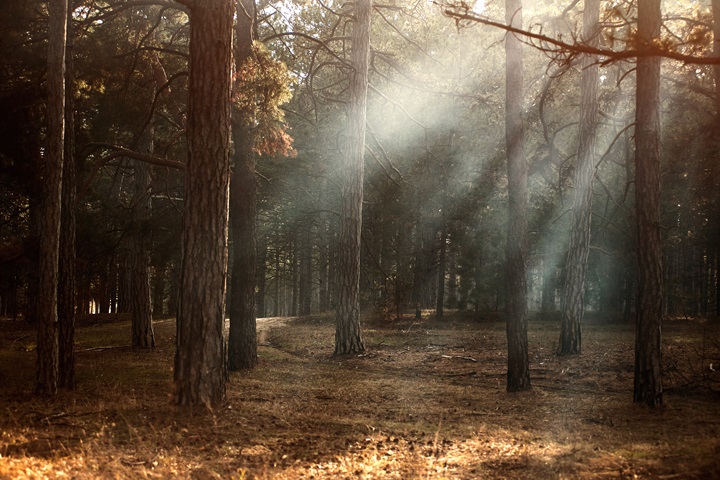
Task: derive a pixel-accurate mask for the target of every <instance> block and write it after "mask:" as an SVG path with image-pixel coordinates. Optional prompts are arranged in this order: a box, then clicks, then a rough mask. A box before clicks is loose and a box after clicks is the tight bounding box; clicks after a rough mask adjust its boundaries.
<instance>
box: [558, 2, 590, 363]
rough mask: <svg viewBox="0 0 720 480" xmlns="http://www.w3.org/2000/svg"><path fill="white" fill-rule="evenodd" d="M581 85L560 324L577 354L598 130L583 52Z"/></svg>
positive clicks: (567, 349)
mask: <svg viewBox="0 0 720 480" xmlns="http://www.w3.org/2000/svg"><path fill="white" fill-rule="evenodd" d="M599 21H600V0H585V8H584V11H583V41H584V42H585V43H586V44H588V45H590V46H593V47H594V46H596V45H597V44H598V23H599ZM582 69H583V70H582V80H581V86H580V95H581V104H580V142H579V146H578V163H577V167H576V168H575V191H574V194H573V211H572V228H571V230H570V244H569V245H568V253H567V261H566V263H565V284H564V289H565V291H564V294H563V297H562V298H563V305H562V321H561V325H560V351H559V353H560V354H561V355H573V354H578V353H580V352H581V350H582V332H581V325H582V319H583V315H584V314H585V277H586V276H587V269H588V255H589V254H590V230H591V224H592V194H593V177H594V175H595V134H596V131H597V112H598V102H597V85H598V79H599V67H598V64H597V60H596V59H595V57H593V56H590V55H585V56H584V57H583V60H582Z"/></svg>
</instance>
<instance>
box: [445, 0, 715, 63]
mask: <svg viewBox="0 0 720 480" xmlns="http://www.w3.org/2000/svg"><path fill="white" fill-rule="evenodd" d="M435 4H436V5H438V6H440V7H441V8H442V9H443V13H444V14H445V15H446V16H448V17H449V18H452V19H454V20H455V23H456V24H457V25H458V26H460V22H462V21H468V22H471V23H480V24H482V25H488V26H491V27H496V28H500V29H502V30H505V31H506V32H509V33H513V34H515V35H518V36H520V37H523V38H525V39H527V40H528V42H529V44H530V45H531V46H533V47H534V48H537V49H539V50H541V51H543V52H546V53H549V54H552V55H554V56H555V59H556V61H558V62H561V63H564V62H567V61H569V60H570V59H571V57H574V56H576V55H581V54H585V55H596V56H598V57H604V58H605V60H602V61H601V62H600V63H601V65H607V64H610V63H613V62H617V61H621V60H629V59H635V58H639V57H663V58H668V59H671V60H677V61H679V62H683V63H687V64H693V65H720V58H719V57H711V56H702V57H701V56H696V55H685V54H683V53H680V52H677V51H675V50H671V49H669V47H668V46H666V45H658V44H649V45H638V46H636V47H631V48H629V49H627V50H613V49H610V48H604V47H593V46H590V45H587V44H586V43H583V42H580V41H577V40H575V41H574V42H573V43H567V42H564V41H562V40H558V39H556V38H553V37H549V36H547V35H544V34H542V33H536V32H531V31H529V30H524V29H522V28H517V27H513V26H511V25H506V24H505V23H502V22H498V21H495V20H492V19H490V18H488V17H485V16H482V15H478V14H475V13H473V12H472V9H470V7H469V6H468V5H467V4H463V3H443V2H438V1H437V0H436V1H435ZM533 40H534V41H537V42H538V44H534V43H532V41H533Z"/></svg>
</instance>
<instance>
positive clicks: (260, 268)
mask: <svg viewBox="0 0 720 480" xmlns="http://www.w3.org/2000/svg"><path fill="white" fill-rule="evenodd" d="M257 252H258V260H257V312H256V316H258V317H267V310H266V307H265V305H266V297H267V235H266V234H263V235H262V236H261V237H260V238H259V243H258V248H257Z"/></svg>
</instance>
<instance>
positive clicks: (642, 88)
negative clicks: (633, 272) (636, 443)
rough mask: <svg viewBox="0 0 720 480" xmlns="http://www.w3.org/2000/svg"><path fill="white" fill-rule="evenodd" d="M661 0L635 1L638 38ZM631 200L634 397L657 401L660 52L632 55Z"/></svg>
mask: <svg viewBox="0 0 720 480" xmlns="http://www.w3.org/2000/svg"><path fill="white" fill-rule="evenodd" d="M660 24H661V17H660V0H639V1H638V40H639V42H641V48H642V45H647V44H651V43H653V42H654V41H655V40H656V39H657V38H658V37H659V36H660ZM635 205H636V207H635V208H636V217H637V235H638V245H637V247H638V251H637V258H638V306H637V323H636V332H635V389H634V400H635V401H636V402H642V403H646V404H647V405H649V406H659V405H661V404H662V393H663V389H662V377H661V333H660V329H661V323H662V294H663V265H662V244H661V238H660V58H659V57H641V58H638V61H637V99H636V118H635Z"/></svg>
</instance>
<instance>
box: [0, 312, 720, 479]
mask: <svg viewBox="0 0 720 480" xmlns="http://www.w3.org/2000/svg"><path fill="white" fill-rule="evenodd" d="M259 331H260V334H259V340H260V347H259V354H260V364H259V366H258V367H257V368H256V369H254V370H253V371H248V372H243V373H231V375H230V380H229V383H228V391H227V402H226V403H225V405H223V406H222V407H219V408H217V409H216V410H214V411H208V410H205V409H203V410H202V411H194V412H193V411H189V410H187V409H184V408H178V407H175V406H173V405H172V404H171V391H172V362H173V354H174V343H173V338H174V320H171V319H168V320H160V321H157V322H156V323H155V332H156V343H157V348H156V349H155V350H154V351H150V352H138V351H133V350H131V349H130V348H129V346H128V344H129V335H130V324H129V321H128V319H127V317H124V318H113V317H108V316H95V317H88V318H85V319H83V321H82V322H81V323H80V325H79V326H78V328H77V337H76V338H77V378H78V386H77V390H76V391H74V392H61V393H60V394H59V396H58V398H57V399H56V400H55V401H52V402H50V401H48V400H43V399H39V398H36V397H34V396H33V395H32V385H33V378H34V363H35V351H34V348H35V333H34V331H33V330H32V328H30V327H28V326H27V325H26V324H24V323H22V322H12V321H10V320H0V431H2V437H1V438H0V478H79V479H85V478H97V477H103V478H169V477H182V478H198V479H211V478H260V479H263V478H268V479H270V478H277V479H294V478H316V479H323V478H324V479H336V478H397V479H408V478H462V479H466V478H490V479H500V478H533V479H545V478H548V479H549V478H573V479H574V478H659V479H672V478H698V479H699V478H720V394H718V392H720V374H718V373H717V372H716V371H715V370H716V369H718V370H720V348H719V346H720V322H716V321H700V320H668V321H666V322H665V325H664V330H663V333H664V341H663V355H664V357H663V362H664V368H665V378H664V382H665V387H666V391H665V397H664V406H663V407H662V408H659V409H649V408H646V407H644V406H640V405H635V404H633V402H632V386H633V345H634V340H633V335H634V333H633V327H632V326H631V325H626V324H605V323H601V322H600V321H599V320H598V319H592V318H591V319H589V320H588V322H586V325H585V326H584V331H583V339H584V343H583V354H582V355H580V356H575V357H558V356H557V355H555V351H556V348H557V339H558V336H559V325H558V321H557V319H552V320H550V319H546V320H540V319H535V320H532V321H531V322H530V328H529V339H530V358H531V362H532V363H531V377H532V382H533V388H532V390H531V391H528V392H524V393H518V394H508V393H506V392H505V368H506V351H505V348H506V347H505V326H504V323H502V322H500V321H497V319H492V318H486V319H483V320H474V319H471V318H469V317H464V316H461V315H452V316H449V317H447V318H446V319H444V320H440V321H438V320H436V319H435V318H433V317H430V316H428V317H424V318H422V319H421V320H419V321H416V320H414V319H411V318H408V319H405V320H400V321H394V322H381V321H371V320H368V321H366V322H365V327H364V334H365V342H366V345H367V353H366V354H365V355H363V356H353V357H344V358H337V357H332V356H331V355H330V354H331V353H332V350H333V342H334V326H333V323H332V319H331V318H330V317H311V318H300V319H269V320H266V319H262V320H259Z"/></svg>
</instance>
